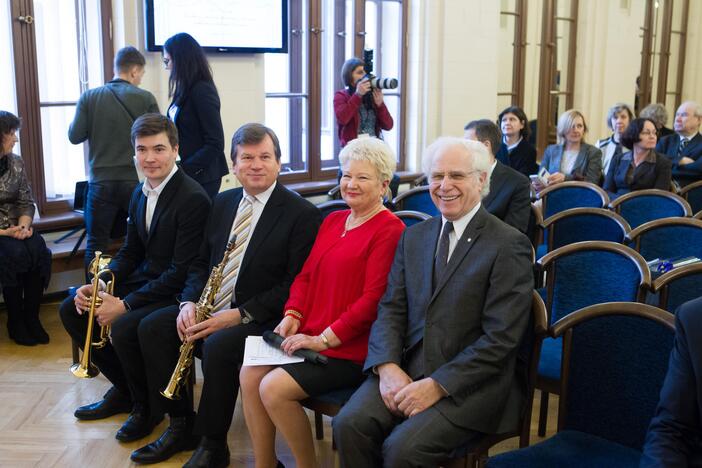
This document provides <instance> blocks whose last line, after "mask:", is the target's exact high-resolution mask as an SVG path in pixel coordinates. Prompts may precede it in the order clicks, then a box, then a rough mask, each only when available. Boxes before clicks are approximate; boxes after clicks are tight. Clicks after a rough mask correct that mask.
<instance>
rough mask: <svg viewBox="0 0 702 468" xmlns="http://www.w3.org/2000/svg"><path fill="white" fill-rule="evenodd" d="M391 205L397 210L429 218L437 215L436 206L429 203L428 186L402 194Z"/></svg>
mask: <svg viewBox="0 0 702 468" xmlns="http://www.w3.org/2000/svg"><path fill="white" fill-rule="evenodd" d="M392 203H393V205H395V209H397V210H412V211H419V212H420V213H426V214H428V215H429V216H436V215H437V214H439V210H438V209H437V208H436V205H434V202H432V201H431V195H429V187H428V186H421V187H415V188H413V189H410V190H407V191H406V192H402V193H401V194H399V195H398V196H396V197H395V198H394V199H393V201H392Z"/></svg>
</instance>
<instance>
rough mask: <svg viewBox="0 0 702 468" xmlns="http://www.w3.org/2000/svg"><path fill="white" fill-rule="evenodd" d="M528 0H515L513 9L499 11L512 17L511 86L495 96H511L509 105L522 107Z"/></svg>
mask: <svg viewBox="0 0 702 468" xmlns="http://www.w3.org/2000/svg"><path fill="white" fill-rule="evenodd" d="M527 8H528V0H516V1H515V5H514V11H504V10H502V11H500V15H502V16H513V17H514V39H513V42H512V64H513V65H512V86H511V89H510V91H498V93H497V96H511V97H512V100H511V105H512V106H518V107H521V108H523V107H524V86H525V82H524V81H525V79H524V77H525V73H526V72H525V68H526V46H527V38H526V34H527V11H528V10H527Z"/></svg>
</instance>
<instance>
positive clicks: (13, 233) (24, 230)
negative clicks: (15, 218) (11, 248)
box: [2, 226, 34, 240]
mask: <svg viewBox="0 0 702 468" xmlns="http://www.w3.org/2000/svg"><path fill="white" fill-rule="evenodd" d="M33 233H34V228H32V227H31V226H29V227H27V226H10V227H9V228H7V229H2V235H4V236H7V237H14V238H15V239H17V240H24V239H27V238H29V237H32V234H33Z"/></svg>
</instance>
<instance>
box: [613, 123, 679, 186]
mask: <svg viewBox="0 0 702 468" xmlns="http://www.w3.org/2000/svg"><path fill="white" fill-rule="evenodd" d="M656 133H657V132H656V124H655V122H654V121H653V120H651V119H634V120H632V121H631V123H629V126H628V127H627V129H626V130H624V133H623V134H622V138H621V142H622V144H623V145H624V146H625V147H627V148H629V149H630V150H631V151H627V152H626V153H623V154H622V153H619V154H616V155H614V157H613V158H612V162H611V163H610V165H609V171H608V172H607V177H606V178H605V183H604V187H603V188H604V189H605V190H606V191H607V192H609V195H610V198H616V197H618V196H620V195H623V194H625V193H628V192H631V191H633V190H644V189H651V188H656V189H661V190H670V179H671V172H672V163H671V161H670V159H668V158H667V157H665V156H664V155H661V154H660V153H656V142H657V141H658V138H657V134H656Z"/></svg>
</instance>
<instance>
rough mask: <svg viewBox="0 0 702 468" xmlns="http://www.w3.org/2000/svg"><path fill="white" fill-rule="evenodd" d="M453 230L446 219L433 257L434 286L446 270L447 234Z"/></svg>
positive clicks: (447, 253)
mask: <svg viewBox="0 0 702 468" xmlns="http://www.w3.org/2000/svg"><path fill="white" fill-rule="evenodd" d="M451 231H453V223H452V222H451V221H447V222H446V224H444V229H443V231H441V237H440V238H439V248H438V249H437V250H436V258H434V288H436V285H437V284H439V280H440V279H441V277H442V276H443V274H444V271H445V270H446V264H447V263H448V256H449V234H451Z"/></svg>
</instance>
